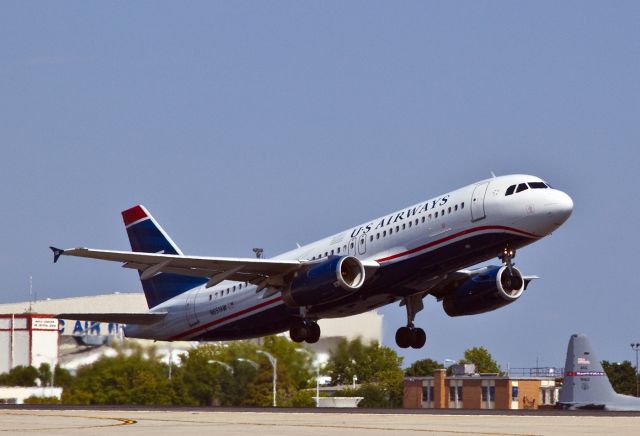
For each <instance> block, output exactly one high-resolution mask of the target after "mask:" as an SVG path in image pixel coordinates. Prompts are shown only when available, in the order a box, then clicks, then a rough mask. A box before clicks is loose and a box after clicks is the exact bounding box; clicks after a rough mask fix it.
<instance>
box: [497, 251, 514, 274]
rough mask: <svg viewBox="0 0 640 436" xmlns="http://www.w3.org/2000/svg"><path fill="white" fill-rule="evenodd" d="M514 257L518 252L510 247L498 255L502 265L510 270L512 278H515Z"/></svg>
mask: <svg viewBox="0 0 640 436" xmlns="http://www.w3.org/2000/svg"><path fill="white" fill-rule="evenodd" d="M514 257H516V250H515V249H513V248H511V247H509V246H506V247H504V249H503V250H502V253H500V254H499V255H498V259H500V260H501V261H502V264H503V265H504V266H506V267H507V269H508V270H509V275H510V276H513V266H514V265H515V263H513V258H514Z"/></svg>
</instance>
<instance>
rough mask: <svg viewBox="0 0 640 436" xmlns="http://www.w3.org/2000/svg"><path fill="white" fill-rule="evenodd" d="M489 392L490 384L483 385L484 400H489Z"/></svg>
mask: <svg viewBox="0 0 640 436" xmlns="http://www.w3.org/2000/svg"><path fill="white" fill-rule="evenodd" d="M488 394H489V386H482V402H483V403H486V402H487V396H488Z"/></svg>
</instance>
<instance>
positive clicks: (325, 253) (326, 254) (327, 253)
mask: <svg viewBox="0 0 640 436" xmlns="http://www.w3.org/2000/svg"><path fill="white" fill-rule="evenodd" d="M351 246H352V247H353V243H351ZM328 255H329V252H328V251H325V252H324V256H325V257H327V256H328Z"/></svg>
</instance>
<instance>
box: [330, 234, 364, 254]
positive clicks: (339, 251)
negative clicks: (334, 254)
mask: <svg viewBox="0 0 640 436" xmlns="http://www.w3.org/2000/svg"><path fill="white" fill-rule="evenodd" d="M371 241H373V235H371V236H369V242H371ZM338 250H340V249H339V248H338ZM339 252H340V251H338V253H339Z"/></svg>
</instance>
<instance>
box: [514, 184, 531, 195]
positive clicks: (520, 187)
mask: <svg viewBox="0 0 640 436" xmlns="http://www.w3.org/2000/svg"><path fill="white" fill-rule="evenodd" d="M526 189H529V188H528V187H527V184H526V183H520V184H519V185H518V189H516V193H518V192H522V191H524V190H526Z"/></svg>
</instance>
